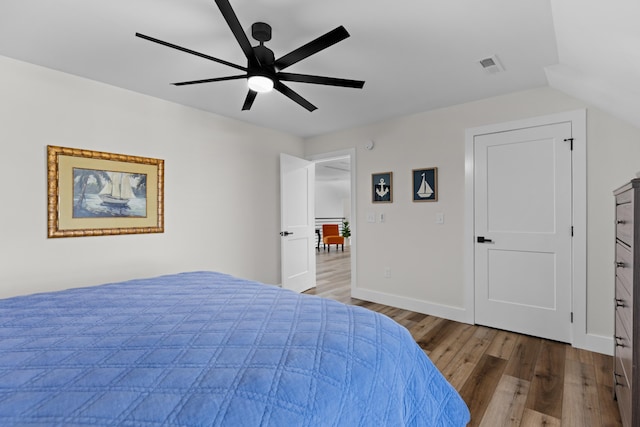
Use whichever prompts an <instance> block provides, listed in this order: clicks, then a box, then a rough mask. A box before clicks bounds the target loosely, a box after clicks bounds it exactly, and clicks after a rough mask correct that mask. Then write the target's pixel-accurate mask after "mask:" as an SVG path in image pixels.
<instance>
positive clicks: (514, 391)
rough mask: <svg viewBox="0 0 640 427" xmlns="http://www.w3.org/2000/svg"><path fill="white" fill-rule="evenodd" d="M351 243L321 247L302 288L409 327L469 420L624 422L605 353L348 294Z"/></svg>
mask: <svg viewBox="0 0 640 427" xmlns="http://www.w3.org/2000/svg"><path fill="white" fill-rule="evenodd" d="M349 249H350V248H349V247H345V249H344V252H341V251H337V252H336V251H335V249H334V248H332V250H331V252H326V251H323V250H322V248H320V252H319V253H318V254H317V257H316V261H317V264H316V265H317V287H316V288H314V289H311V290H309V291H307V293H310V294H316V295H320V296H323V297H326V298H330V299H334V300H338V301H341V302H343V303H346V304H354V305H360V306H363V307H366V308H368V309H370V310H374V311H378V312H380V313H383V314H385V315H387V316H389V317H391V318H392V319H394V320H395V321H397V322H398V323H400V324H402V325H403V326H405V327H406V328H407V329H409V331H410V332H411V333H412V335H413V337H414V338H415V340H416V342H417V343H418V345H420V347H421V348H422V349H423V350H424V352H425V353H426V354H427V355H429V357H430V358H431V360H432V361H433V362H434V363H435V364H436V366H437V367H438V368H439V369H440V371H441V372H442V373H443V375H444V376H445V377H446V378H447V379H448V380H449V382H450V383H451V384H452V385H453V386H454V387H455V388H456V389H457V390H458V392H459V393H460V395H461V396H462V398H463V399H464V400H465V402H467V405H468V406H469V410H470V411H471V422H470V424H469V425H470V426H487V427H498V426H570V427H586V426H607V427H609V426H621V425H622V422H621V421H620V414H619V412H618V408H617V405H616V402H615V401H614V400H613V398H612V387H613V384H612V378H611V377H612V376H611V369H612V363H613V362H612V358H611V357H610V356H605V355H602V354H599V353H592V352H589V351H585V350H578V349H575V348H572V347H571V346H569V345H567V344H563V343H558V342H555V341H549V340H544V339H541V338H534V337H530V336H526V335H520V334H516V333H512V332H506V331H501V330H497V329H492V328H487V327H484V326H472V325H467V324H464V323H458V322H454V321H451V320H446V319H441V318H438V317H434V316H429V315H425V314H420V313H415V312H412V311H408V310H402V309H399V308H393V307H389V306H385V305H381V304H376V303H371V302H366V301H361V300H357V299H353V298H351V296H350V281H351V278H350V277H351V275H350V264H349V263H350V251H349Z"/></svg>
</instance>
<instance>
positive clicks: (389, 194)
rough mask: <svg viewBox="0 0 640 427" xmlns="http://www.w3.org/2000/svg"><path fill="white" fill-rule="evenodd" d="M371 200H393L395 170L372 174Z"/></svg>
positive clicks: (382, 201)
mask: <svg viewBox="0 0 640 427" xmlns="http://www.w3.org/2000/svg"><path fill="white" fill-rule="evenodd" d="M371 202H372V203H392V202H393V172H381V173H373V174H371Z"/></svg>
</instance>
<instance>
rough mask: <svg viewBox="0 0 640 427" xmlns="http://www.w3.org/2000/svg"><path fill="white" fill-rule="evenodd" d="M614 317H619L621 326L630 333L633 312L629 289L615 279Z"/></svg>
mask: <svg viewBox="0 0 640 427" xmlns="http://www.w3.org/2000/svg"><path fill="white" fill-rule="evenodd" d="M615 299H616V300H615V304H616V310H615V311H616V315H620V320H621V322H622V325H623V326H624V327H625V329H626V330H627V332H628V333H631V325H633V314H632V313H633V310H632V308H631V306H632V304H633V299H632V298H631V295H630V294H629V289H628V288H627V287H626V286H625V285H624V284H623V283H622V282H621V281H620V279H619V278H618V277H616V296H615Z"/></svg>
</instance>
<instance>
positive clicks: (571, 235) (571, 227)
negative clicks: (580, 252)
mask: <svg viewBox="0 0 640 427" xmlns="http://www.w3.org/2000/svg"><path fill="white" fill-rule="evenodd" d="M571 237H573V225H572V226H571Z"/></svg>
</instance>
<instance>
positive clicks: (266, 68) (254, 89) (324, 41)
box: [136, 0, 364, 111]
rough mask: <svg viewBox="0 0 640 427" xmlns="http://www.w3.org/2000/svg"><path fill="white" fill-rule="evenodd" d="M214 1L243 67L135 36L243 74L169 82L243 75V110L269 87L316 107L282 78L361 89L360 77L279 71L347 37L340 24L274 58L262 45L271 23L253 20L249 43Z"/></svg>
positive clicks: (226, 8) (227, 10) (222, 1)
mask: <svg viewBox="0 0 640 427" xmlns="http://www.w3.org/2000/svg"><path fill="white" fill-rule="evenodd" d="M215 2H216V4H217V5H218V8H219V9H220V12H221V13H222V16H223V17H224V19H225V20H226V21H227V24H228V25H229V28H231V32H232V33H233V35H234V36H235V38H236V40H237V41H238V43H239V44H240V47H241V48H242V51H243V52H244V55H245V56H246V57H247V66H246V67H243V66H241V65H238V64H234V63H231V62H228V61H225V60H223V59H219V58H214V57H213V56H209V55H206V54H204V53H200V52H196V51H194V50H191V49H187V48H184V47H182V46H178V45H175V44H172V43H168V42H165V41H162V40H158V39H156V38H153V37H149V36H146V35H144V34H140V33H136V37H140V38H142V39H145V40H149V41H151V42H154V43H158V44H161V45H163V46H167V47H171V48H173V49H177V50H180V51H182V52H186V53H190V54H192V55H196V56H200V57H202V58H205V59H209V60H211V61H214V62H217V63H220V64H224V65H227V66H229V67H233V68H236V69H238V70H241V71H244V74H239V75H234V76H226V77H215V78H211V79H203V80H192V81H186V82H179V83H172V84H173V85H175V86H185V85H194V84H200V83H211V82H220V81H225V80H238V79H247V80H248V86H249V92H248V93H247V97H246V98H245V100H244V104H243V105H242V109H243V110H249V109H251V106H252V105H253V101H254V100H255V99H256V96H257V95H258V92H268V91H270V90H271V89H275V90H277V91H278V92H280V93H282V94H283V95H285V96H286V97H288V98H289V99H291V100H293V101H294V102H296V103H298V104H300V105H301V106H302V107H304V108H306V109H307V110H308V111H313V110H315V109H317V107H316V106H315V105H313V104H312V103H310V102H309V101H307V100H306V99H304V98H303V97H302V96H300V95H299V94H298V93H297V92H295V91H294V90H293V89H291V88H290V87H288V86H286V85H285V84H284V83H282V82H283V81H288V82H301V83H314V84H320V85H330V86H340V87H350V88H356V89H362V87H363V86H364V81H361V80H349V79H339V78H335V77H324V76H314V75H308V74H296V73H286V72H283V71H282V70H284V69H285V68H287V67H290V66H291V65H293V64H295V63H297V62H300V61H302V60H303V59H305V58H307V57H309V56H311V55H313V54H315V53H318V52H320V51H321V50H324V49H326V48H328V47H330V46H332V45H334V44H336V43H338V42H340V41H342V40H344V39H346V38H347V37H349V33H348V32H347V30H346V29H345V28H344V27H343V26H339V27H337V28H336V29H334V30H332V31H329V32H328V33H326V34H324V35H322V36H320V37H318V38H317V39H315V40H312V41H310V42H309V43H307V44H305V45H304V46H301V47H299V48H297V49H295V50H293V51H291V52H289V53H288V54H286V55H284V56H282V57H280V58H278V59H276V58H275V55H274V54H273V51H272V50H271V49H269V48H268V47H266V46H265V45H264V43H265V42H267V41H269V40H271V26H270V25H269V24H265V23H264V22H256V23H254V24H253V25H252V26H251V35H252V36H253V38H254V39H256V40H257V41H258V42H259V44H258V45H257V46H251V42H249V39H248V38H247V35H246V34H245V32H244V30H243V29H242V25H240V21H239V20H238V17H237V16H236V14H235V12H234V11H233V8H232V7H231V4H230V3H229V1H228V0H215Z"/></svg>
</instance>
